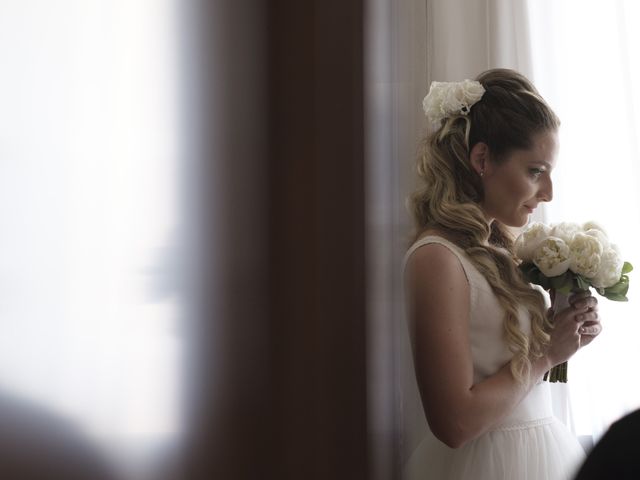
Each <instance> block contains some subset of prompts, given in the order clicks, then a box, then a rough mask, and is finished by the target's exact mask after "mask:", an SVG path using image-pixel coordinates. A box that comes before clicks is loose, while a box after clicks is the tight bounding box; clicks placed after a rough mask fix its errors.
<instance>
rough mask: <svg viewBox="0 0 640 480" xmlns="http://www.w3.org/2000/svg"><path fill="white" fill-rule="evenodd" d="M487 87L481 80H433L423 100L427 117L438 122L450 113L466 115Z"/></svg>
mask: <svg viewBox="0 0 640 480" xmlns="http://www.w3.org/2000/svg"><path fill="white" fill-rule="evenodd" d="M484 92H485V89H484V87H483V86H482V84H481V83H480V82H477V81H475V80H464V81H462V82H431V86H430V87H429V93H428V94H427V96H426V97H424V100H423V101H422V108H423V110H424V114H425V115H426V116H427V118H428V119H429V120H430V121H432V122H434V123H437V122H439V121H441V120H442V119H443V118H445V117H447V116H449V115H466V114H468V113H469V110H470V109H471V107H472V106H473V105H474V104H475V103H476V102H477V101H478V100H480V99H481V98H482V95H483V94H484Z"/></svg>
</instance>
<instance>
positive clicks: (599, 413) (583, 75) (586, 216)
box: [528, 0, 640, 439]
mask: <svg viewBox="0 0 640 480" xmlns="http://www.w3.org/2000/svg"><path fill="white" fill-rule="evenodd" d="M528 3H529V5H528V9H529V14H530V20H531V24H530V25H531V44H532V52H533V56H532V58H533V73H534V80H535V82H536V85H537V86H538V87H539V89H540V90H541V93H542V94H543V95H544V96H545V98H547V99H548V100H549V102H550V103H551V105H553V107H554V108H555V110H556V111H557V113H558V114H559V116H560V118H561V120H562V127H561V130H560V144H561V145H560V159H559V164H558V167H557V171H556V172H555V173H554V188H555V194H554V200H553V202H551V203H550V204H549V205H548V210H547V212H548V220H549V221H552V222H554V221H578V222H580V221H585V220H594V221H596V222H599V223H601V224H602V225H603V226H604V227H606V228H607V230H608V231H609V235H610V236H611V237H612V240H613V241H614V242H615V243H618V244H619V246H620V248H621V249H622V252H623V256H624V258H625V259H627V260H629V261H630V262H631V263H633V264H634V265H636V266H640V255H639V254H638V248H637V241H636V239H637V238H638V234H640V213H639V212H640V197H639V195H638V190H639V189H638V187H639V184H640V136H639V135H638V128H639V127H640V32H639V31H638V28H637V26H638V24H639V23H640V4H638V2H636V1H633V0H626V1H625V0H613V1H609V2H602V1H597V0H564V1H560V2H558V1H553V0H531V1H529V2H528ZM576 19H579V21H575V20H576ZM634 273H635V272H632V276H631V286H630V291H629V295H628V297H629V302H628V303H617V302H610V301H608V300H606V299H602V298H601V299H600V302H599V304H600V312H601V316H602V321H603V325H604V331H603V333H602V334H601V335H600V338H598V340H597V341H596V342H594V343H593V344H592V345H591V346H589V348H586V349H584V350H583V351H581V352H579V353H578V355H576V357H575V358H574V359H572V360H571V362H570V367H569V368H570V370H569V388H570V392H571V399H572V409H573V413H574V418H575V428H576V430H577V432H578V434H580V435H593V436H594V438H595V439H597V438H598V437H599V436H600V435H601V434H602V433H603V430H604V429H606V428H607V427H608V425H609V424H610V423H611V422H612V421H614V420H615V419H616V418H618V417H620V416H621V415H623V414H624V413H626V412H628V411H630V410H632V409H635V408H638V407H640V384H639V383H638V382H637V380H636V379H637V369H636V366H637V365H638V364H639V363H640V349H638V348H637V339H638V337H639V336H640V321H638V318H639V317H640V304H639V303H638V301H639V300H640V299H639V298H638V296H637V293H636V292H638V287H637V282H636V281H635V279H634V275H633V274H634Z"/></svg>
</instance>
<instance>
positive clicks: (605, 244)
mask: <svg viewBox="0 0 640 480" xmlns="http://www.w3.org/2000/svg"><path fill="white" fill-rule="evenodd" d="M584 233H585V234H586V235H590V236H592V237H595V238H597V239H598V241H599V242H600V245H602V249H603V250H606V249H607V248H609V237H607V234H606V233H604V232H603V231H602V230H598V229H595V228H590V229H589V230H586V231H585V232H584Z"/></svg>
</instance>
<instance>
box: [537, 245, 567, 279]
mask: <svg viewBox="0 0 640 480" xmlns="http://www.w3.org/2000/svg"><path fill="white" fill-rule="evenodd" d="M569 262H570V251H569V246H568V245H567V244H566V243H565V242H564V241H563V240H562V239H561V238H558V237H547V238H546V239H545V240H543V241H542V242H541V243H540V244H539V245H538V248H536V249H535V251H534V253H533V263H535V265H536V266H537V267H538V268H539V269H540V271H541V272H542V273H543V274H544V275H546V276H547V277H557V276H558V275H562V274H563V273H565V272H566V271H567V270H568V269H569Z"/></svg>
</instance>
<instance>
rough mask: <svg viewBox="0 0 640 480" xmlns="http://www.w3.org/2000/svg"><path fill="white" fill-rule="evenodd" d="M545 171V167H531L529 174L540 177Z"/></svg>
mask: <svg viewBox="0 0 640 480" xmlns="http://www.w3.org/2000/svg"><path fill="white" fill-rule="evenodd" d="M543 173H544V169H542V168H530V169H529V174H530V175H531V176H532V177H535V178H538V177H539V176H540V175H542V174H543Z"/></svg>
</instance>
